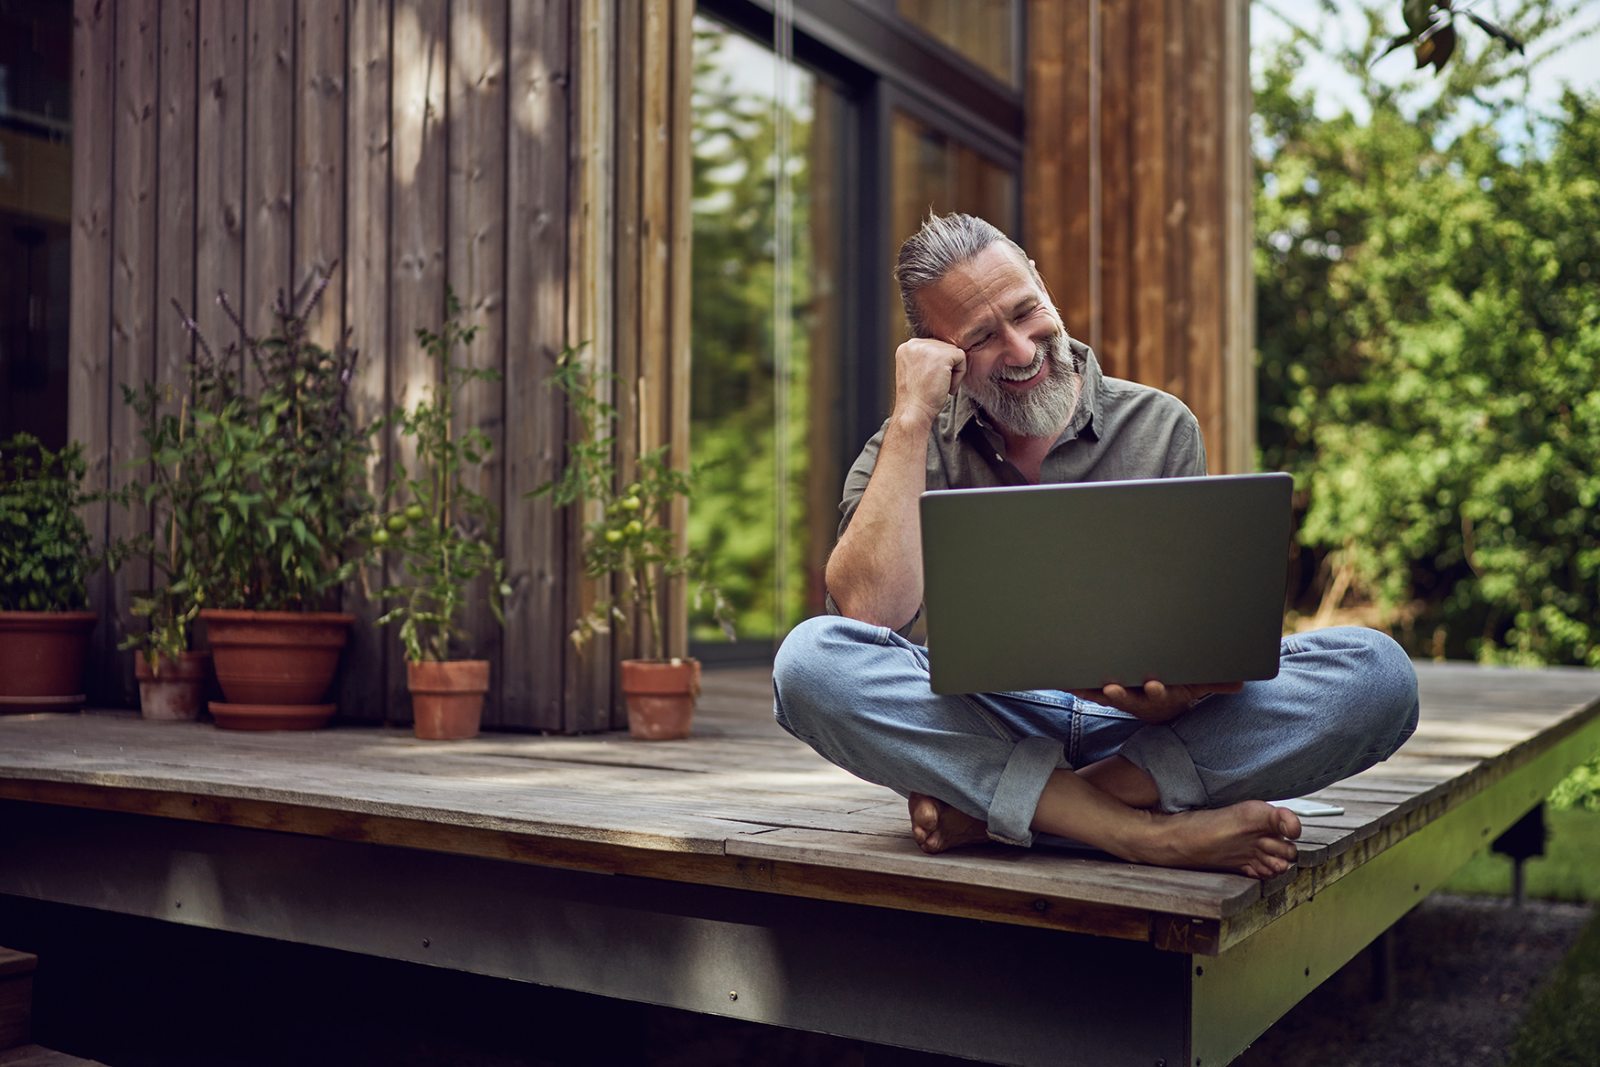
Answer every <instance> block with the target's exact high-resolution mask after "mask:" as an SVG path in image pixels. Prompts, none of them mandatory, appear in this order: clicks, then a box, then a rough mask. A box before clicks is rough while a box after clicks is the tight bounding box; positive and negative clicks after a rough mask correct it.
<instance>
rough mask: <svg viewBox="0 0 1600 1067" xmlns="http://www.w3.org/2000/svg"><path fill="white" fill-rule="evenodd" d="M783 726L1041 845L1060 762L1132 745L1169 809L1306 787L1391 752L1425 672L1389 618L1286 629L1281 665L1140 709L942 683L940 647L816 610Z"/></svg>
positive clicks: (1412, 721) (786, 660)
mask: <svg viewBox="0 0 1600 1067" xmlns="http://www.w3.org/2000/svg"><path fill="white" fill-rule="evenodd" d="M772 684H773V692H774V697H775V703H774V714H775V716H776V717H777V720H778V724H779V725H780V726H782V727H783V728H784V729H785V730H788V731H789V732H790V733H791V734H793V735H794V736H795V737H797V738H799V739H800V740H802V741H804V742H805V743H806V744H808V745H810V746H811V747H812V748H814V749H816V750H817V752H818V753H820V754H821V755H822V756H823V758H824V759H827V760H829V761H830V762H832V763H835V764H837V765H838V766H840V767H843V768H844V769H845V770H847V771H849V772H851V773H852V774H854V775H856V776H858V777H860V778H864V779H866V780H867V781H869V782H875V783H877V784H879V785H885V786H888V787H889V788H891V789H893V790H895V791H896V792H897V793H900V794H902V795H904V794H907V793H924V794H926V795H928V796H932V797H937V798H939V799H940V800H943V801H944V802H945V803H947V804H950V805H952V806H954V807H956V808H959V809H960V810H961V811H964V812H966V813H967V814H968V815H971V816H972V817H974V818H976V819H982V820H984V821H985V822H987V823H988V825H989V836H990V837H992V838H994V839H995V840H997V841H1004V842H1007V843H1009V844H1016V845H1031V844H1032V843H1033V832H1032V831H1031V830H1030V829H1029V824H1030V823H1031V822H1032V821H1033V812H1034V808H1036V807H1037V806H1038V804H1039V795H1040V793H1041V792H1042V791H1043V790H1044V786H1045V782H1046V781H1047V780H1048V779H1049V777H1050V774H1051V772H1052V771H1054V770H1056V769H1057V768H1070V767H1083V766H1087V765H1088V764H1091V763H1094V762H1095V761H1097V760H1100V759H1104V758H1105V757H1107V756H1112V755H1117V754H1121V755H1122V756H1124V757H1125V758H1127V759H1128V760H1129V761H1131V762H1132V763H1133V764H1134V765H1135V766H1136V767H1138V768H1139V769H1140V770H1142V771H1144V772H1145V773H1146V774H1148V775H1149V776H1150V777H1151V779H1152V780H1154V782H1155V784H1156V788H1157V789H1158V790H1159V791H1160V796H1161V802H1160V808H1161V810H1162V811H1168V812H1174V811H1185V810H1188V809H1190V808H1211V807H1222V806H1225V805H1228V804H1236V803H1238V802H1239V801H1241V800H1281V799H1284V798H1287V797H1297V796H1302V795H1304V794H1306V793H1311V792H1315V791H1316V790H1318V789H1321V788H1322V787H1324V786H1326V785H1329V784H1331V783H1333V782H1336V781H1338V780H1339V779H1341V778H1347V777H1349V776H1350V775H1352V774H1355V773H1357V772H1358V771H1362V770H1365V769H1366V768H1368V767H1370V766H1372V765H1373V764H1374V763H1377V762H1379V761H1380V760H1385V759H1388V758H1389V756H1391V755H1392V754H1393V753H1394V751H1395V750H1396V749H1398V748H1399V747H1400V746H1401V745H1402V744H1403V743H1404V742H1405V740H1406V738H1408V737H1410V736H1411V732H1412V731H1413V730H1415V729H1416V726H1417V673H1416V671H1415V669H1413V667H1412V666H1411V661H1410V660H1409V659H1407V658H1406V654H1405V653H1404V652H1403V651H1402V650H1401V648H1400V646H1399V645H1397V644H1395V642H1394V641H1393V640H1392V639H1391V638H1390V637H1389V636H1388V635H1387V634H1382V633H1379V632H1378V631H1376V630H1369V629H1365V628H1362V627H1355V626H1341V627H1335V628H1332V629H1327V630H1314V631H1312V632H1310V633H1303V634H1295V635H1294V636H1292V637H1285V638H1284V639H1283V643H1282V646H1281V651H1280V659H1279V670H1278V676H1277V677H1276V678H1272V679H1268V680H1266V681H1258V682H1246V683H1245V687H1244V690H1243V691H1242V692H1239V693H1218V694H1214V695H1211V696H1208V697H1205V698H1203V699H1202V700H1201V701H1200V702H1199V703H1198V704H1196V705H1195V706H1194V707H1193V708H1192V709H1190V710H1189V711H1187V712H1185V713H1184V714H1183V715H1181V716H1179V717H1178V718H1176V719H1174V720H1172V721H1171V722H1169V723H1165V724H1161V725H1154V724H1148V723H1144V722H1141V721H1140V720H1138V719H1136V718H1134V717H1133V716H1132V715H1129V714H1127V713H1126V712H1122V711H1118V710H1116V709H1115V708H1108V707H1104V706H1102V705H1099V704H1094V703H1090V702H1089V701H1086V700H1080V699H1078V698H1077V697H1074V696H1072V695H1071V694H1070V693H1058V692H1053V691H1050V690H1036V691H1033V692H1026V693H976V694H969V695H964V696H937V695H935V694H934V693H933V691H932V690H931V689H930V688H929V685H928V650H927V649H926V648H923V647H922V646H920V645H914V644H912V643H911V642H910V641H907V640H906V639H905V638H903V637H901V636H900V635H899V634H897V633H895V632H894V631H893V630H890V629H888V628H887V627H883V626H872V625H869V624H867V623H864V622H857V621H856V620H854V619H847V618H843V617H841V616H837V615H823V616H818V617H816V618H813V619H808V620H806V621H805V622H803V623H801V624H800V625H799V626H797V627H796V628H795V629H794V630H793V632H791V633H790V634H789V636H788V638H787V639H786V640H785V641H784V642H783V647H782V648H780V649H779V650H778V655H777V659H776V661H775V662H774V664H773V672H772Z"/></svg>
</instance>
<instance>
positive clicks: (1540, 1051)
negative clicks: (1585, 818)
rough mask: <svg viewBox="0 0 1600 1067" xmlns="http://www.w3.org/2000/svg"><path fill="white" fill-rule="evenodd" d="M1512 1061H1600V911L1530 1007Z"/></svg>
mask: <svg viewBox="0 0 1600 1067" xmlns="http://www.w3.org/2000/svg"><path fill="white" fill-rule="evenodd" d="M1558 814H1567V813H1566V812H1561V813H1558ZM1509 1067H1600V917H1597V918H1595V919H1593V920H1591V921H1590V923H1589V926H1588V929H1586V930H1584V932H1583V933H1582V934H1580V935H1579V937H1578V943H1577V944H1575V945H1573V946H1572V951H1571V952H1569V953H1567V958H1566V959H1565V960H1564V961H1562V964H1561V968H1560V970H1558V971H1557V972H1556V974H1555V977H1554V978H1552V979H1551V980H1550V984H1549V985H1548V986H1546V987H1545V988H1544V991H1543V992H1542V993H1540V994H1539V999H1538V1000H1536V1001H1534V1004H1533V1007H1532V1008H1531V1009H1529V1011H1528V1017H1527V1018H1526V1019H1525V1020H1523V1023H1522V1031H1521V1033H1519V1034H1518V1035H1517V1044H1516V1047H1515V1048H1514V1049H1513V1051H1512V1054H1511V1062H1510V1065H1509Z"/></svg>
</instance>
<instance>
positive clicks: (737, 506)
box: [689, 0, 1022, 662]
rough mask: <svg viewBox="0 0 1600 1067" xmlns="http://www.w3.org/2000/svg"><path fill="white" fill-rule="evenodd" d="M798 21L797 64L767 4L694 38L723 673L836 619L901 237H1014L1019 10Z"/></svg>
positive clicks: (714, 558) (710, 645)
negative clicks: (831, 598)
mask: <svg viewBox="0 0 1600 1067" xmlns="http://www.w3.org/2000/svg"><path fill="white" fill-rule="evenodd" d="M897 4H898V6H897ZM793 7H794V23H793V45H794V57H795V61H794V62H792V63H787V64H785V63H780V61H779V59H778V56H777V54H776V53H775V51H774V50H773V47H772V42H773V40H774V34H773V29H774V22H773V15H772V14H771V12H770V11H769V10H765V9H763V8H761V7H758V6H757V5H756V4H754V3H746V2H743V0H702V2H701V5H700V11H701V14H700V15H699V16H698V17H697V19H696V23H695V27H696V32H695V49H696V51H695V75H694V134H693V138H694V194H693V225H694V247H693V275H694V277H693V282H694V292H693V310H692V326H691V334H692V341H691V346H692V353H691V360H692V374H691V390H692V416H691V449H692V457H691V462H692V464H693V466H694V467H695V468H696V469H698V470H699V471H700V472H701V475H700V488H699V491H698V493H697V495H696V498H695V502H694V505H693V507H692V509H691V512H690V517H689V544H690V546H691V548H692V549H693V550H695V551H697V552H701V553H704V554H705V555H706V556H707V558H708V559H709V560H710V561H711V563H712V566H713V570H714V574H715V576H716V578H717V580H718V582H719V584H720V585H721V587H722V589H723V591H724V592H725V593H726V594H727V596H728V598H729V600H730V601H731V603H732V607H733V614H734V617H735V621H736V625H737V627H738V631H739V637H740V639H741V640H740V642H739V644H738V646H737V647H735V648H733V649H729V648H727V646H726V645H725V644H723V645H721V646H720V647H719V644H718V634H717V631H716V628H715V626H714V624H713V623H712V621H711V617H710V611H709V609H708V607H703V608H702V609H701V610H700V611H693V610H691V619H690V626H691V641H692V642H693V653H694V654H695V655H697V656H699V657H700V658H702V659H705V660H707V661H708V662H717V661H718V660H722V661H724V662H726V661H727V660H728V659H730V658H734V659H737V658H744V657H750V658H752V659H756V658H768V657H770V655H771V650H772V648H773V646H774V644H775V642H776V641H777V640H781V638H782V637H783V635H784V634H785V633H786V632H787V631H788V630H789V629H790V628H791V627H792V626H793V625H794V624H795V623H797V622H798V621H800V620H801V619H802V618H805V617H806V616H809V615H812V614H816V613H817V612H819V611H821V610H822V603H823V594H824V589H823V567H824V565H825V563H826V560H827V556H828V553H829V552H830V551H831V550H832V547H833V540H834V536H835V532H836V529H837V526H838V518H839V516H838V502H839V495H840V489H841V487H842V484H843V481H844V476H845V472H846V471H847V470H848V468H849V465H850V464H851V463H852V462H853V461H854V460H855V457H856V455H857V454H858V453H859V452H860V449H861V446H862V445H863V444H864V443H865V441H866V439H867V438H868V437H870V436H872V435H873V434H874V433H876V432H877V430H878V428H879V426H880V425H881V423H882V422H883V419H884V418H885V417H886V416H887V415H888V413H889V406H890V404H891V402H892V399H893V396H892V393H891V391H890V390H891V383H892V380H893V378H892V375H893V361H894V349H895V347H896V346H897V345H898V344H899V342H900V341H901V340H902V339H903V338H904V336H905V321H904V317H903V316H902V314H901V311H900V305H899V297H898V295H897V294H896V292H895V290H894V287H893V285H892V282H891V280H890V276H889V271H890V267H891V265H892V263H893V258H894V253H895V251H896V250H897V249H898V247H899V245H900V242H901V241H903V240H904V239H905V238H906V237H907V236H908V235H909V234H910V233H911V232H912V231H913V230H915V228H916V227H917V225H918V224H919V223H920V221H921V219H922V218H923V216H925V215H926V214H927V212H928V211H929V210H930V208H931V209H932V210H935V211H939V212H946V211H952V210H961V211H968V212H972V213H974V214H979V215H982V216H984V217H985V218H988V219H989V220H990V221H991V222H993V223H995V225H997V226H999V227H1000V228H1001V229H1003V230H1005V231H1007V232H1008V233H1011V234H1013V235H1015V234H1016V232H1017V221H1018V220H1017V214H1018V205H1019V198H1020V197H1019V184H1018V176H1017V175H1018V171H1019V164H1020V158H1021V134H1022V101H1021V95H1020V93H1019V92H1017V91H1016V90H1015V88H1014V86H1015V84H1016V82H1017V80H1018V79H1017V77H1016V66H1017V61H1016V42H1017V41H1018V40H1020V25H1019V19H1020V4H1019V3H1017V2H1015V0H982V3H979V4H973V5H964V4H959V3H955V4H952V3H934V2H911V0H852V2H848V3H840V2H839V0H795V3H794V5H793ZM967 7H970V8H971V10H966V8H967ZM941 42H942V43H941ZM962 42H965V43H966V46H970V47H965V46H963V45H962ZM780 70H783V71H784V72H785V73H784V75H783V80H782V81H780V80H779V78H780ZM780 159H781V160H783V167H784V170H783V171H782V172H781V174H782V175H783V176H784V177H785V178H786V183H784V182H780V181H779V177H780V170H779V160H780ZM785 184H786V187H787V197H780V193H782V192H784V191H785V189H784V186H785ZM780 294H783V295H780ZM780 308H781V310H780ZM730 653H731V655H730Z"/></svg>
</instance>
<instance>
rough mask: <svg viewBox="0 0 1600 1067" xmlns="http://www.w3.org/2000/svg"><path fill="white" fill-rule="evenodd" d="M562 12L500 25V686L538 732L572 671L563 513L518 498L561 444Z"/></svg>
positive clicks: (521, 7)
mask: <svg viewBox="0 0 1600 1067" xmlns="http://www.w3.org/2000/svg"><path fill="white" fill-rule="evenodd" d="M568 10H569V9H568V6H567V5H566V4H565V3H563V2H562V0H536V2H528V0H517V2H516V3H512V4H511V5H510V10H509V16H510V27H509V31H508V33H509V51H510V69H509V72H508V76H507V85H508V86H509V88H510V99H509V101H508V104H509V115H510V123H509V125H508V127H507V131H506V133H507V139H508V143H507V149H506V153H507V154H506V174H507V177H506V195H507V231H506V232H507V237H506V266H505V270H506V292H507V294H508V298H507V301H506V314H505V330H506V370H505V374H506V380H505V404H506V427H505V442H506V455H505V551H506V564H507V571H508V578H509V581H510V582H511V586H512V590H513V592H512V595H511V597H510V599H509V600H508V601H507V603H506V606H505V608H506V629H505V638H504V648H505V650H506V654H505V656H504V661H503V663H504V666H503V669H502V671H501V682H500V686H501V694H502V695H501V700H502V714H503V715H504V716H505V718H506V720H507V721H509V722H514V723H515V724H516V725H518V726H522V727H531V728H538V729H544V730H561V729H563V728H565V725H566V724H565V722H564V719H563V703H562V702H563V694H564V693H565V692H566V691H567V689H566V679H567V677H568V676H569V675H570V672H571V670H572V667H573V664H572V663H571V662H570V657H571V656H572V649H571V645H570V643H569V642H568V641H567V630H568V624H567V610H568V604H569V601H568V591H569V589H571V588H572V587H573V586H574V585H575V584H576V583H575V581H574V580H573V575H574V573H575V570H576V559H577V557H576V553H575V552H571V551H569V550H568V538H567V534H568V531H569V530H570V526H569V525H568V521H569V520H568V519H567V518H566V517H565V516H558V515H556V513H555V512H554V510H553V509H552V508H551V506H550V501H549V498H548V497H544V498H540V499H538V500H526V499H524V494H525V493H527V492H528V491H530V490H532V489H533V488H535V487H536V486H539V485H542V484H543V483H545V482H547V481H549V480H550V479H551V478H553V477H555V475H556V474H557V473H558V472H559V470H560V466H561V463H562V461H563V459H564V456H565V451H566V416H565V406H564V402H563V400H562V398H561V397H560V396H559V395H556V394H554V393H552V392H551V390H550V389H549V388H547V386H546V384H545V382H546V378H547V376H548V374H549V371H550V368H551V367H552V366H553V363H554V359H555V357H556V355H557V353H558V352H559V351H560V350H561V347H562V345H563V344H564V343H565V341H566V340H568V338H569V336H572V335H569V334H568V332H567V322H566V305H567V285H566V281H567V277H568V257H567V248H568V243H567V238H568V202H569V201H568V180H569V179H568V165H567V163H568V151H569V136H568V115H569V108H568V101H569V100H571V99H572V94H571V92H570V90H569V85H570V82H569V79H570V77H571V71H572V56H571V52H570V33H571V26H570V25H569V22H568ZM574 229H576V226H574ZM574 248H576V240H574ZM572 339H573V340H579V339H582V337H581V336H579V337H572Z"/></svg>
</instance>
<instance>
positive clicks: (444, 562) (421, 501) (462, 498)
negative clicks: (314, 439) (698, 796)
mask: <svg viewBox="0 0 1600 1067" xmlns="http://www.w3.org/2000/svg"><path fill="white" fill-rule="evenodd" d="M477 333H478V327H476V326H462V325H461V302H460V301H459V300H457V299H456V295H455V293H453V292H451V291H449V290H448V289H446V291H445V321H444V326H443V327H442V328H441V329H440V331H439V332H438V333H434V332H433V331H431V330H427V329H419V330H418V331H417V341H418V342H419V343H420V344H421V345H422V347H423V348H425V349H426V350H427V352H428V355H429V356H430V357H432V358H433V359H434V360H436V361H437V362H438V364H439V378H438V380H436V381H435V382H434V383H433V384H432V385H430V386H429V387H428V396H427V398H425V399H422V400H419V401H418V402H417V403H416V405H415V406H413V407H411V408H409V409H408V408H400V409H399V410H397V411H395V412H394V413H393V414H392V415H391V416H390V417H389V419H387V420H385V421H386V422H392V423H394V424H396V425H398V426H399V427H400V432H401V434H402V435H404V436H406V437H409V438H412V439H413V440H414V441H415V442H416V447H417V459H416V468H415V472H416V473H415V476H408V477H404V478H403V481H391V482H390V483H389V485H388V487H387V489H386V490H385V492H384V501H385V504H386V505H388V513H387V514H385V515H378V516H376V517H375V518H374V520H373V523H372V527H371V531H370V533H369V534H368V540H369V541H370V542H371V543H372V544H374V545H376V546H378V547H380V548H386V549H388V550H389V551H391V552H398V553H400V554H401V558H402V559H403V560H404V566H405V570H406V574H407V575H408V576H409V577H410V581H409V582H408V583H406V584H401V585H394V586H390V587H389V588H387V589H384V590H383V591H382V592H381V593H380V594H379V596H380V597H381V598H383V599H384V600H390V599H396V598H398V599H400V600H401V603H400V604H399V605H398V606H396V607H395V608H393V609H392V610H390V611H389V612H388V614H386V615H384V616H383V617H382V618H381V619H379V620H378V624H379V625H380V626H383V625H387V624H388V623H391V622H394V621H396V620H398V621H399V622H400V639H401V641H402V642H404V643H405V647H406V657H407V658H408V659H410V660H411V661H412V662H417V663H420V662H421V661H423V660H424V659H428V660H437V661H443V660H447V659H449V658H450V639H451V638H452V637H456V638H463V637H466V636H468V635H467V633H466V631H465V630H463V629H462V628H461V626H460V625H459V624H458V623H457V621H456V620H457V619H458V618H459V617H460V615H461V611H462V609H463V608H465V606H466V603H467V597H468V594H469V588H470V586H471V585H472V583H473V582H474V581H475V580H477V578H478V576H479V575H485V576H486V577H487V585H488V599H489V608H490V610H491V611H493V612H494V617H495V618H496V619H498V620H499V621H500V622H501V623H502V624H503V623H504V622H505V617H504V615H502V614H501V607H500V600H501V597H502V596H504V595H507V594H509V593H510V589H509V587H508V586H507V585H506V584H505V561H504V560H502V559H501V558H500V556H499V552H498V546H497V545H496V543H495V535H496V532H497V531H498V530H499V524H500V515H499V512H498V511H497V510H496V509H495V506H494V505H493V504H492V503H490V501H489V500H488V498H486V497H484V496H483V495H482V494H480V493H476V492H474V491H473V490H472V488H471V487H470V486H469V484H468V482H467V476H468V474H469V473H470V472H471V471H472V470H474V469H476V468H480V467H482V466H483V464H484V462H485V461H486V460H487V459H488V458H489V452H490V450H491V449H492V448H493V442H492V441H490V440H489V435H488V434H486V433H484V432H483V430H481V429H480V428H478V427H476V426H473V427H471V428H470V429H468V430H467V431H466V433H464V434H462V435H461V437H460V439H455V438H453V437H452V434H451V427H452V425H453V424H454V422H455V398H456V395H457V394H458V393H460V392H461V390H462V389H463V388H465V387H466V386H467V385H468V384H470V383H472V382H497V381H499V380H500V375H499V374H498V373H496V372H495V371H493V370H481V369H477V368H474V367H472V366H470V365H467V364H463V363H457V362H456V360H455V349H456V347H457V346H458V345H460V346H466V345H470V344H471V343H472V339H473V338H474V337H476V336H477ZM403 473H404V472H402V474H403Z"/></svg>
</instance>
